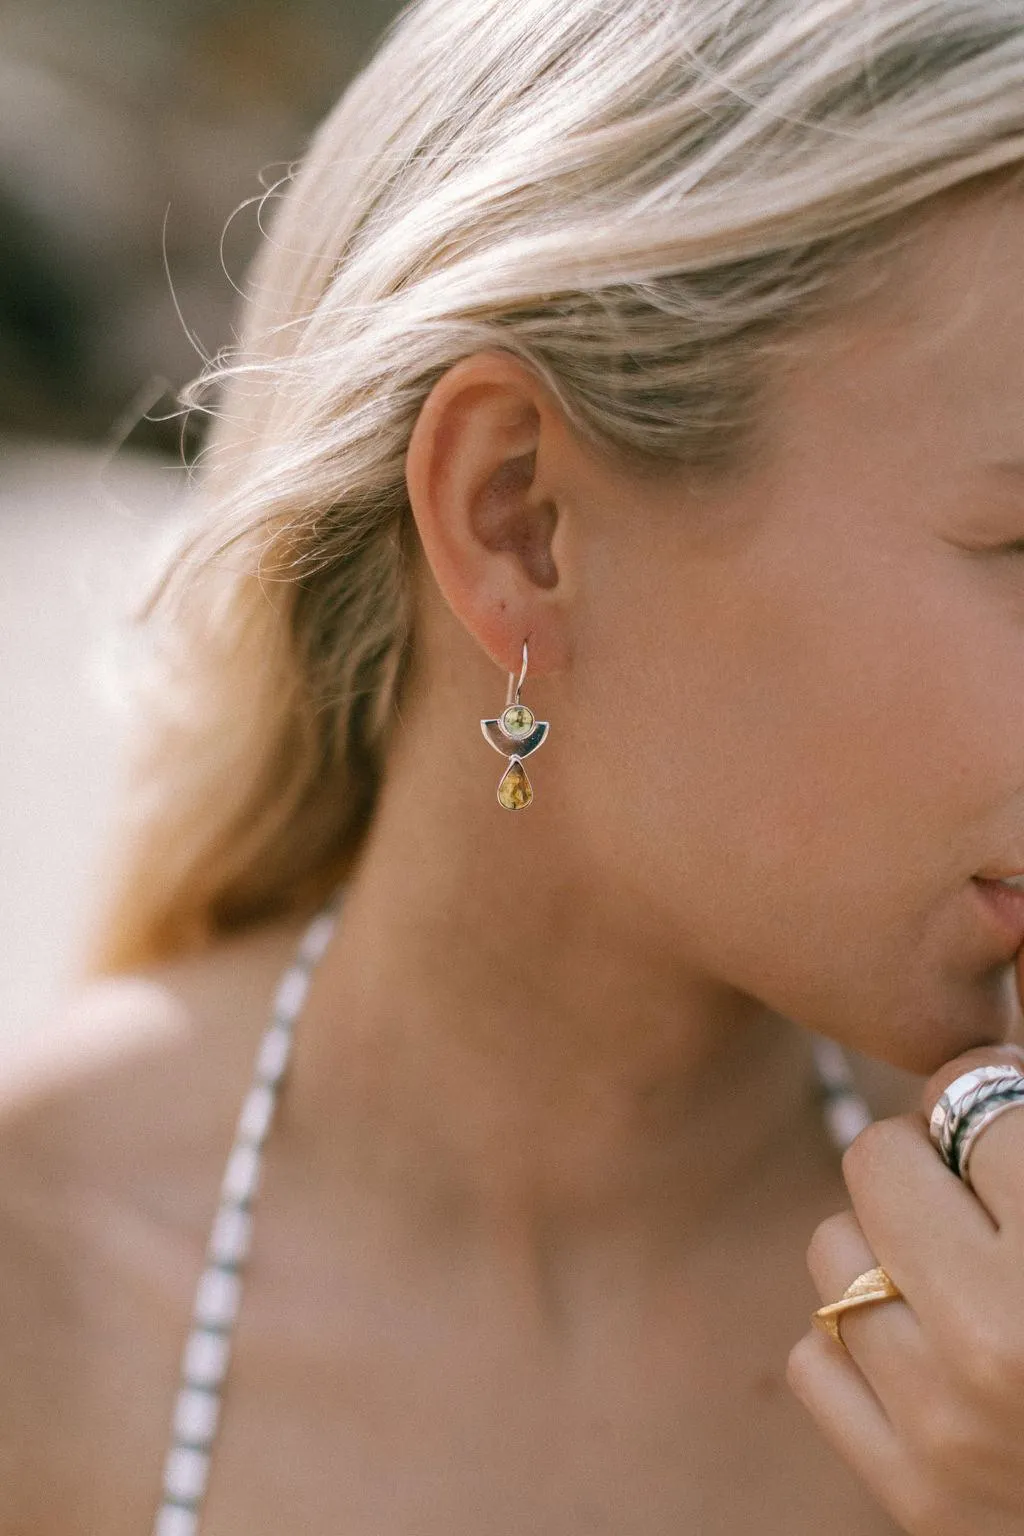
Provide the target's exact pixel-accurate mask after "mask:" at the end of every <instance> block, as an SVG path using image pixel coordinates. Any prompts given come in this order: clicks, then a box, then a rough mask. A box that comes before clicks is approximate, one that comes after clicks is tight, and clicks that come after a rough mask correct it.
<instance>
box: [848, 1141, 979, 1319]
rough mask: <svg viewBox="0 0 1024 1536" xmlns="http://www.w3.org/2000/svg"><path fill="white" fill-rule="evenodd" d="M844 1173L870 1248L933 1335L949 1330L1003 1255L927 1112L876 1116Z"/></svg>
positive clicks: (853, 1149)
mask: <svg viewBox="0 0 1024 1536" xmlns="http://www.w3.org/2000/svg"><path fill="white" fill-rule="evenodd" d="M843 1178H844V1179H845V1181H846V1187H847V1189H848V1190H849V1192H850V1199H851V1201H852V1202H853V1208H854V1211H855V1213H856V1216H857V1220H858V1221H859V1222H860V1225H861V1228H862V1230H863V1233H864V1237H865V1239H866V1241H867V1243H868V1245H869V1247H870V1248H871V1251H872V1252H873V1253H875V1254H877V1255H878V1262H879V1263H880V1264H882V1265H883V1266H884V1267H885V1269H887V1270H888V1272H889V1274H890V1275H892V1278H893V1279H894V1280H895V1282H896V1284H897V1285H898V1286H899V1288H900V1290H901V1291H902V1292H903V1294H904V1295H905V1296H906V1298H907V1300H908V1302H909V1303H910V1305H911V1307H913V1309H914V1312H915V1313H916V1315H917V1317H918V1319H919V1320H920V1322H921V1325H922V1327H923V1329H924V1331H925V1333H926V1334H928V1335H929V1336H932V1337H934V1336H935V1335H936V1334H937V1335H939V1336H941V1335H942V1334H943V1333H944V1332H945V1331H948V1329H949V1328H950V1325H951V1321H955V1320H956V1319H957V1318H958V1317H959V1314H960V1312H961V1311H962V1309H963V1297H964V1296H965V1295H968V1294H971V1293H973V1292H974V1291H975V1290H976V1289H977V1282H978V1276H979V1273H982V1274H984V1273H985V1272H986V1270H987V1269H988V1268H989V1267H990V1266H991V1265H993V1264H995V1263H996V1262H997V1258H996V1254H997V1249H996V1245H997V1243H998V1241H999V1232H998V1230H997V1228H996V1226H995V1225H994V1224H993V1222H992V1220H991V1217H990V1216H989V1214H988V1212H987V1211H986V1210H985V1208H984V1206H983V1205H982V1204H981V1203H980V1201H979V1200H977V1199H976V1198H975V1196H974V1195H972V1193H971V1191H970V1190H969V1189H968V1188H967V1187H966V1185H964V1184H963V1183H962V1182H961V1181H960V1180H959V1179H958V1178H957V1176H956V1174H955V1173H952V1172H951V1171H950V1169H948V1168H947V1167H946V1165H945V1163H944V1162H943V1161H942V1159H941V1157H940V1156H939V1155H938V1153H937V1152H936V1150H935V1148H934V1147H933V1146H932V1143H931V1141H930V1139H929V1136H928V1131H927V1128H926V1126H925V1124H924V1121H923V1119H922V1118H921V1116H920V1115H917V1114H914V1115H896V1116H893V1117H892V1118H890V1119H888V1120H876V1121H875V1122H874V1123H873V1124H872V1125H869V1126H868V1127H867V1129H866V1130H864V1131H862V1132H861V1134H860V1135H859V1136H858V1137H857V1139H856V1141H854V1142H853V1143H852V1144H851V1145H850V1146H849V1147H848V1148H847V1150H846V1151H845V1153H844V1154H843Z"/></svg>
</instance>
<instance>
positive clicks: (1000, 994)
mask: <svg viewBox="0 0 1024 1536" xmlns="http://www.w3.org/2000/svg"><path fill="white" fill-rule="evenodd" d="M903 1015H904V1025H903V1027H902V1028H897V1029H893V1030H891V1031H889V1032H887V1033H886V1034H884V1035H880V1036H879V1035H876V1036H875V1037H874V1038H873V1039H872V1041H871V1042H870V1044H867V1043H865V1044H861V1045H857V1046H856V1049H858V1050H860V1051H861V1052H862V1053H863V1054H864V1055H866V1056H872V1057H874V1058H875V1059H876V1060H877V1061H882V1062H885V1064H886V1065H887V1066H890V1067H899V1068H900V1069H901V1070H902V1071H904V1072H915V1073H917V1074H918V1075H919V1076H921V1077H930V1076H931V1075H932V1073H933V1072H937V1071H938V1070H939V1068H940V1067H942V1066H945V1064H946V1063H947V1062H948V1061H952V1060H953V1058H954V1057H956V1056H960V1055H962V1054H963V1052H964V1051H970V1050H973V1049H974V1048H975V1047H978V1046H990V1045H1006V1044H1007V1043H1008V1042H1009V1041H1011V1040H1014V1039H1016V1038H1017V1037H1018V1035H1019V1033H1020V1030H1021V1023H1022V1018H1021V1005H1020V999H1019V997H1018V995H1017V985H1016V976H1015V973H1014V970H1013V967H1012V966H1006V965H1000V966H998V967H996V968H994V969H992V970H990V971H987V972H985V974H984V976H983V977H981V978H980V979H979V978H977V977H975V978H974V979H973V980H972V981H971V982H970V983H969V984H966V983H965V984H964V986H963V987H962V988H960V989H958V991H957V993H956V994H955V995H954V996H953V997H952V998H950V997H949V996H948V994H947V995H946V996H945V997H944V998H943V999H942V1002H941V1004H939V1003H937V1004H936V1005H935V1006H934V1007H932V1008H931V1009H927V1010H924V1011H920V1010H917V1011H916V1016H915V1017H912V1018H908V1017H907V1010H906V1009H904V1010H903Z"/></svg>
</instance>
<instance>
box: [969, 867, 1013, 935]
mask: <svg viewBox="0 0 1024 1536" xmlns="http://www.w3.org/2000/svg"><path fill="white" fill-rule="evenodd" d="M971 883H972V885H973V886H974V887H975V889H976V890H977V892H978V894H979V896H980V898H981V900H982V903H983V905H984V909H985V911H986V912H987V915H988V916H989V918H990V919H991V920H992V921H993V924H994V925H995V926H998V927H999V928H1000V929H1001V931H1002V933H1003V934H1004V935H1005V937H1006V940H1007V943H1008V944H1012V945H1013V950H1014V952H1016V951H1017V950H1018V949H1020V948H1021V946H1022V945H1024V890H1022V889H1020V888H1019V887H1017V886H1013V885H1006V884H1005V883H1004V880H1003V878H999V879H989V878H988V877H986V876H981V875H974V876H973V878H972V881H971Z"/></svg>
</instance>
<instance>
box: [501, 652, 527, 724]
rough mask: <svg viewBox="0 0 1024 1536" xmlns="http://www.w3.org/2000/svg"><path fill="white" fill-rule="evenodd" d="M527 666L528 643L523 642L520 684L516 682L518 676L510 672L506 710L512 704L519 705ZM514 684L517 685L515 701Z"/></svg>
mask: <svg viewBox="0 0 1024 1536" xmlns="http://www.w3.org/2000/svg"><path fill="white" fill-rule="evenodd" d="M526 666H527V654H526V641H525V640H524V641H523V665H522V669H521V671H520V673H519V681H518V683H516V681H515V676H516V675H515V673H514V672H510V673H509V675H508V692H507V694H506V695H505V708H506V709H507V708H508V707H509V705H510V704H518V703H519V695H520V694H521V693H522V691H523V680H524V678H525V677H526ZM513 684H515V698H514V699H513V697H512V686H513Z"/></svg>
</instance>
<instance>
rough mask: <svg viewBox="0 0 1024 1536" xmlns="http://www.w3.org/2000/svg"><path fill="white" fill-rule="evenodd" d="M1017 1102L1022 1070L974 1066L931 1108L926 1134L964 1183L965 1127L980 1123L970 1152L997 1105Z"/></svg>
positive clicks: (1021, 1096)
mask: <svg viewBox="0 0 1024 1536" xmlns="http://www.w3.org/2000/svg"><path fill="white" fill-rule="evenodd" d="M993 1101H996V1102H993ZM1019 1103H1024V1072H1022V1071H1021V1070H1020V1068H1019V1067H1011V1066H987V1067H975V1068H974V1069H973V1070H972V1071H970V1072H964V1073H961V1075H960V1076H959V1077H958V1078H955V1079H954V1081H953V1082H951V1083H950V1085H949V1087H948V1088H947V1089H946V1091H945V1093H943V1094H942V1096H941V1097H940V1099H939V1101H938V1103H937V1104H936V1106H935V1108H934V1109H933V1110H932V1115H931V1120H930V1121H929V1123H928V1135H929V1136H930V1138H931V1140H932V1143H933V1145H934V1146H935V1147H937V1148H938V1151H939V1154H940V1156H941V1157H942V1160H943V1162H944V1163H945V1164H946V1166H947V1168H951V1169H952V1171H953V1172H954V1173H955V1174H956V1175H957V1176H958V1178H962V1179H964V1182H965V1183H967V1180H966V1179H965V1178H964V1172H965V1158H964V1155H963V1151H964V1149H963V1138H964V1136H965V1135H966V1133H967V1130H968V1127H969V1126H970V1125H974V1124H975V1122H976V1121H978V1122H980V1123H977V1124H976V1128H975V1129H974V1130H973V1132H972V1134H971V1137H970V1141H969V1143H968V1147H967V1150H968V1152H969V1151H970V1148H971V1147H973V1145H974V1142H975V1141H976V1140H977V1138H978V1136H980V1134H981V1131H982V1129H983V1126H984V1125H987V1124H989V1123H990V1121H991V1120H992V1119H994V1118H995V1113H994V1111H995V1110H996V1108H997V1104H998V1108H999V1110H1000V1112H1001V1110H1002V1109H1010V1108H1012V1107H1013V1106H1014V1105H1016V1104H1019Z"/></svg>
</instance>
